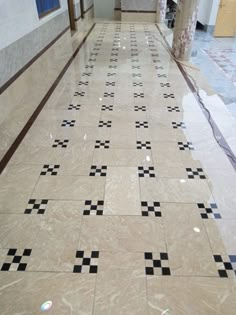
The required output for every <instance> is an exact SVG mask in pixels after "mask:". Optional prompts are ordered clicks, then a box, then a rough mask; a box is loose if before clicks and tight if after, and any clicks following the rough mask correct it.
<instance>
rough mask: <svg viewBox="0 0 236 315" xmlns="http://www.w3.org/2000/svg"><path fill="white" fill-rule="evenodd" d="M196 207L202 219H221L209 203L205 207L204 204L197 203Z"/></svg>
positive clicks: (212, 204) (216, 208)
mask: <svg viewBox="0 0 236 315" xmlns="http://www.w3.org/2000/svg"><path fill="white" fill-rule="evenodd" d="M197 206H198V208H199V210H200V211H201V217H202V219H222V217H221V214H220V213H219V212H218V207H217V205H216V204H215V203H210V204H209V205H207V206H206V205H205V204H204V203H198V204H197Z"/></svg>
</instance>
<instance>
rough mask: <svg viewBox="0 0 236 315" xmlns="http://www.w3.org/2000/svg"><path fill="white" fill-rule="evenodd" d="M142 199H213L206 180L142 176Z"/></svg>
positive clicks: (188, 201)
mask: <svg viewBox="0 0 236 315" xmlns="http://www.w3.org/2000/svg"><path fill="white" fill-rule="evenodd" d="M140 189H141V199H142V200H157V201H161V202H180V203H198V202H199V200H200V201H201V202H208V203H209V202H211V201H212V200H213V197H212V194H211V192H210V189H209V186H208V184H207V181H206V180H200V179H194V180H193V179H175V178H174V179H173V178H141V179H140Z"/></svg>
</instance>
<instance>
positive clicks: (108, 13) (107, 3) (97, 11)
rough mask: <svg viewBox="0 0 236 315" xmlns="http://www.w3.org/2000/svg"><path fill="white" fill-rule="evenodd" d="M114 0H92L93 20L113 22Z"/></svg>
mask: <svg viewBox="0 0 236 315" xmlns="http://www.w3.org/2000/svg"><path fill="white" fill-rule="evenodd" d="M114 12H115V0H94V15H95V18H99V19H105V20H114Z"/></svg>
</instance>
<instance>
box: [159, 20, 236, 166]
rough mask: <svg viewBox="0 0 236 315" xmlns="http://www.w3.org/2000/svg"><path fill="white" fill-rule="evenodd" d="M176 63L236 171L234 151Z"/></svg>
mask: <svg viewBox="0 0 236 315" xmlns="http://www.w3.org/2000/svg"><path fill="white" fill-rule="evenodd" d="M155 25H156V28H157V29H158V31H159V33H160V34H161V36H162V38H163V39H164V41H165V43H166V45H167V47H168V48H169V49H170V50H171V47H170V45H169V43H168V42H167V40H166V38H165V36H164V34H163V33H162V31H161V30H160V28H159V27H158V25H157V24H155ZM175 62H176V64H177V66H178V68H179V70H180V72H181V73H182V75H183V77H184V79H185V81H186V83H187V84H188V87H189V88H190V90H191V92H192V93H193V95H194V97H195V99H196V101H197V103H198V105H199V106H200V108H201V110H202V112H203V114H204V116H205V117H206V119H207V121H208V123H209V125H210V126H211V128H212V130H213V132H214V135H215V137H217V139H218V140H216V142H217V143H218V145H219V147H220V148H221V149H222V150H223V151H224V153H225V155H226V156H227V158H228V160H229V161H230V163H231V165H232V166H233V168H234V170H235V171H236V157H235V155H234V153H233V151H232V150H231V148H230V146H229V144H228V142H227V141H226V139H225V138H224V136H223V134H222V133H221V131H220V129H219V127H218V126H217V124H216V122H215V121H214V119H213V118H212V117H211V114H210V112H209V114H208V113H207V111H206V110H205V108H204V104H201V102H200V101H199V98H198V93H197V90H196V88H195V87H194V85H193V83H192V82H191V80H190V78H189V77H188V74H187V73H186V71H185V70H184V68H183V66H182V65H181V63H179V62H178V61H176V60H175ZM209 115H210V121H209Z"/></svg>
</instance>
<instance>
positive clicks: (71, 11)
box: [67, 0, 76, 31]
mask: <svg viewBox="0 0 236 315" xmlns="http://www.w3.org/2000/svg"><path fill="white" fill-rule="evenodd" d="M67 3H68V10H69V17H70V28H71V30H72V31H75V30H76V24H75V9H74V1H73V0H67Z"/></svg>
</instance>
